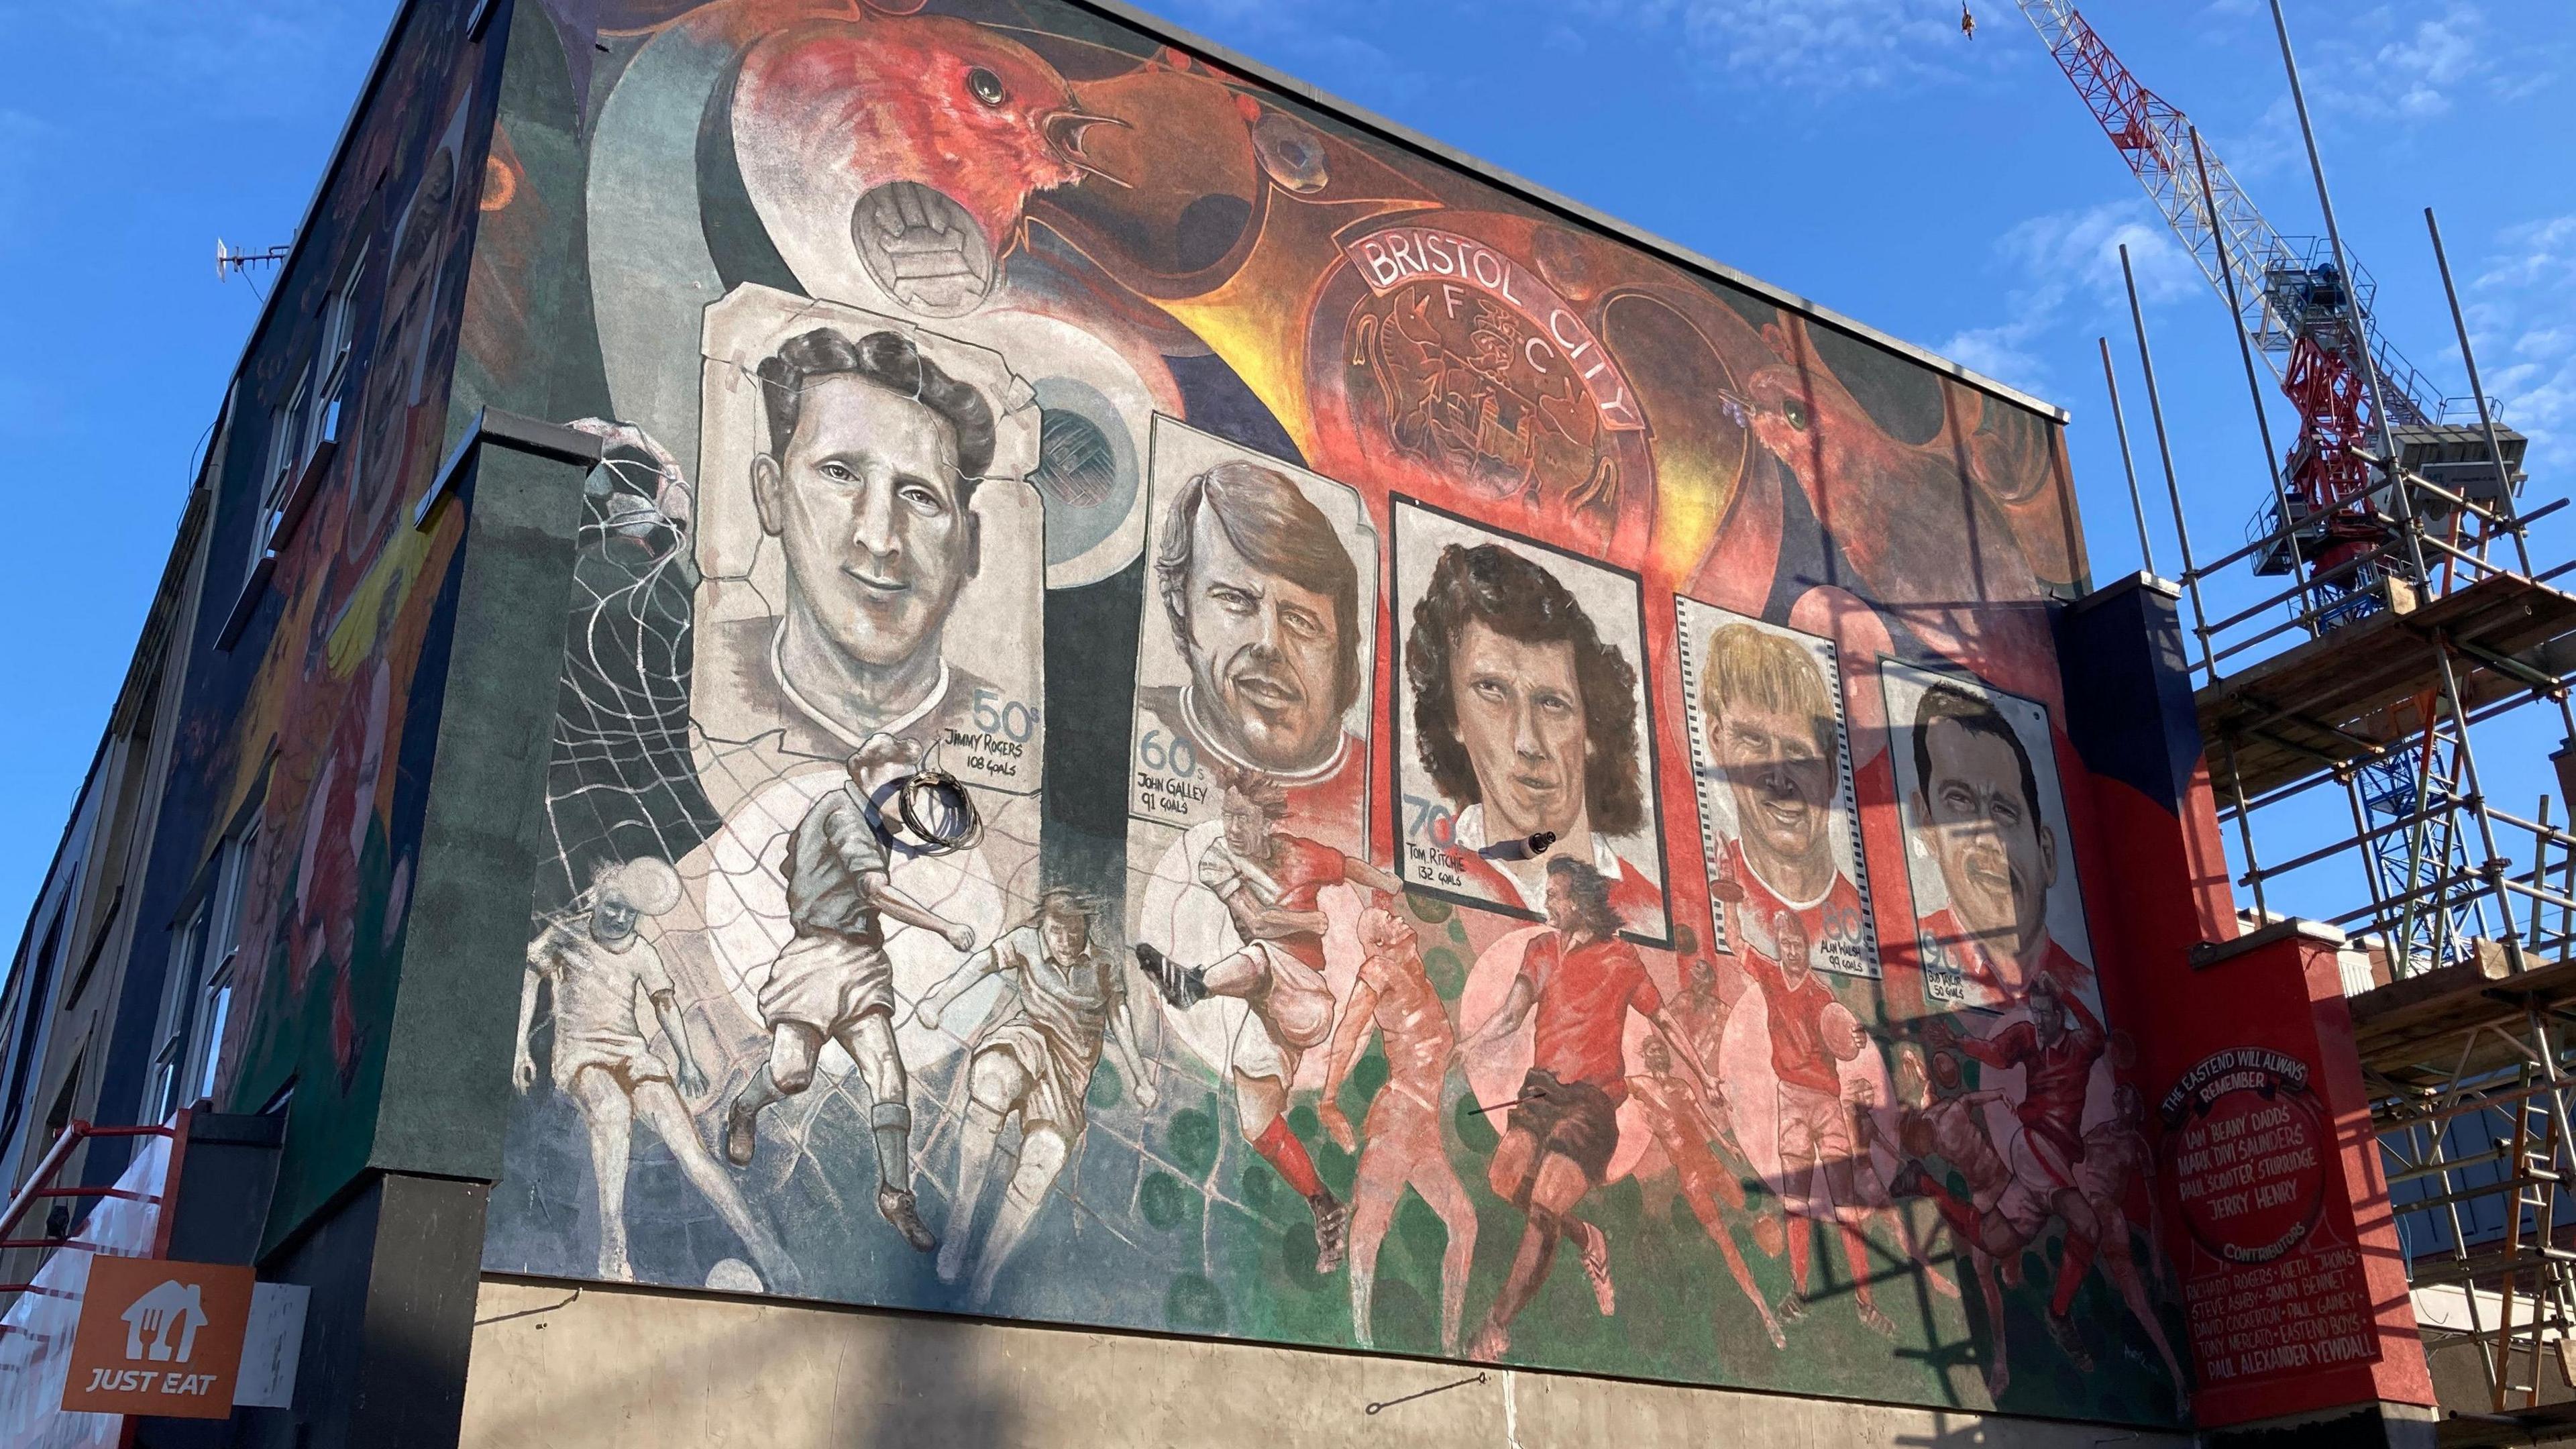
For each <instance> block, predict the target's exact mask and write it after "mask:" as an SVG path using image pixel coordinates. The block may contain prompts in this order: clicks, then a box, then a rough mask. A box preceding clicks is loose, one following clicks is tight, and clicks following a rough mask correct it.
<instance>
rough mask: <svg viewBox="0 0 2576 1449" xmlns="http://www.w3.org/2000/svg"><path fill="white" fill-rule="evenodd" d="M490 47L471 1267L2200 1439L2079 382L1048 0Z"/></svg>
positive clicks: (731, 13) (736, 3) (749, 5)
mask: <svg viewBox="0 0 2576 1449" xmlns="http://www.w3.org/2000/svg"><path fill="white" fill-rule="evenodd" d="M548 19H550V20H551V23H545V22H546V20H548ZM511 43H512V47H513V55H512V61H511V69H510V79H511V86H510V88H509V89H508V90H507V91H506V92H505V95H504V99H503V105H502V109H501V116H500V119H499V122H498V128H497V130H496V134H495V136H494V140H493V144H492V154H493V158H494V159H493V161H492V164H491V166H490V167H489V168H488V170H487V175H486V181H485V188H484V193H483V195H484V206H485V207H486V208H487V214H486V217H485V222H484V227H483V232H482V237H483V240H482V242H481V244H480V246H479V247H478V252H477V256H476V259H475V268H476V273H475V275H476V290H475V292H474V294H473V300H472V306H471V308H470V311H469V315H468V316H467V318H466V319H465V322H464V336H465V338H466V340H467V355H466V357H465V359H464V364H463V365H464V367H465V369H466V371H467V372H468V373H469V374H470V375H471V376H472V377H474V378H475V379H477V380H478V386H481V387H482V388H483V389H484V390H485V391H486V392H487V393H488V395H489V398H490V400H491V401H492V402H494V403H495V404H497V405H500V406H504V407H510V408H513V409H516V410H520V411H526V412H531V413H537V414H541V415H545V416H550V417H556V418H559V419H562V420H564V421H567V422H571V423H573V424H574V425H576V426H581V427H584V428H588V429H591V430H593V431H596V432H598V433H599V434H601V436H602V437H603V438H604V439H605V440H606V441H607V442H608V445H609V446H608V449H607V454H606V457H605V459H604V461H603V463H602V464H601V466H600V467H599V468H598V469H597V470H596V471H595V472H594V473H593V475H592V476H591V478H590V480H589V483H588V485H587V488H586V491H585V495H584V497H585V504H584V507H585V513H584V519H583V524H582V529H581V534H580V539H579V544H578V549H577V564H576V571H575V583H574V589H573V593H572V602H571V613H570V617H569V618H568V620H567V630H566V646H567V647H566V656H565V666H564V675H563V686H562V711H561V716H560V718H559V721H558V726H557V739H556V753H555V760H554V764H553V767H552V771H551V775H550V779H549V786H548V793H547V798H546V801H545V810H546V828H547V830H548V832H549V841H550V846H551V850H550V857H551V859H550V863H549V865H548V867H547V868H546V870H545V871H544V872H543V873H542V876H541V879H539V880H538V881H537V882H536V883H535V897H534V901H533V907H534V919H533V921H532V926H531V931H530V945H529V950H528V959H527V972H526V976H525V981H524V990H523V995H522V1000H521V1011H520V1034H519V1046H518V1063H517V1069H516V1078H517V1084H518V1086H519V1087H520V1089H521V1093H522V1095H521V1096H520V1097H519V1099H518V1105H517V1108H516V1110H515V1113H514V1116H513V1119H512V1122H511V1126H510V1137H509V1144H508V1151H507V1178H506V1181H505V1182H504V1183H503V1184H502V1185H501V1187H500V1188H499V1189H498V1190H497V1191H496V1194H495V1197H494V1201H493V1207H492V1229H491V1236H490V1246H489V1251H488V1256H487V1262H488V1264H489V1266H491V1267H493V1268H495V1269H501V1270H510V1271H525V1272H539V1273H553V1274H564V1275H570V1276H576V1277H583V1276H597V1277H605V1278H615V1279H630V1278H631V1279H636V1280H641V1281H651V1282H659V1283H668V1284H680V1285H705V1286H711V1287H716V1288H722V1289H729V1290H735V1291H767V1292H774V1293H791V1294H802V1295H807V1296H813V1297H820V1298H828V1299H836V1300H844V1301H855V1302H866V1303H880V1304H893V1305H901V1306H908V1307H920V1308H934V1309H941V1308H944V1309H956V1310H972V1311H980V1312H989V1313H995V1314H1001V1315H1005V1316H1012V1317H1020V1318H1030V1319H1043V1320H1053V1321H1062V1322H1071V1323H1092V1324H1102V1325H1110V1326H1129V1327H1141V1328H1151V1329H1161V1330H1178V1331H1182V1332H1189V1333H1209V1334H1224V1335H1232V1336H1239V1337H1247V1338H1260V1339H1269V1340H1274V1341H1282V1342H1289V1343H1311V1344H1333V1345H1356V1346H1373V1347H1376V1348H1380V1349H1388V1350H1396V1351H1405V1352H1416V1353H1426V1354H1442V1355H1449V1356H1457V1357H1465V1358H1472V1359H1478V1360H1487V1361H1496V1362H1504V1363H1528V1364H1539V1365H1547V1366H1552V1367H1561V1368H1568V1369H1579V1370H1591V1371H1600V1372H1612V1373H1619V1374H1628V1375H1644V1376H1650V1377H1657V1378H1666V1379H1673V1380H1678V1381H1685V1382H1700V1383H1723V1384H1732V1385H1740V1386H1747V1387H1756V1388H1773V1389H1783V1390H1799V1391H1808V1392H1818V1393H1830V1394H1836V1395H1845V1396H1862V1397H1870V1398H1879V1399H1887V1400H1893V1401H1903V1402H1914V1403H1927V1404H1957V1405H1963V1406H1972V1407H1985V1406H1988V1405H1997V1404H1999V1405H2002V1406H2004V1407H2008V1408H2013V1409H2017V1410H2024V1411H2029V1412H2042V1413H2058V1414H2068V1415H2076V1416H2083V1417H2092V1418H2103V1419H2113V1420H2122V1421H2130V1422H2140V1423H2153V1422H2160V1421H2166V1420H2169V1419H2171V1418H2172V1417H2173V1416H2174V1415H2175V1414H2176V1413H2177V1412H2178V1411H2179V1406H2180V1405H2181V1403H2182V1401H2183V1396H2184V1394H2185V1392H2186V1376H2185V1374H2184V1372H2183V1370H2182V1369H2181V1368H2180V1367H2179V1366H2178V1365H2176V1364H2175V1362H2174V1361H2173V1358H2172V1355H2171V1354H2170V1352H2169V1351H2168V1350H2167V1349H2166V1344H2167V1342H2168V1341H2169V1339H2170V1337H2171V1334H2172V1332H2173V1331H2174V1330H2175V1329H2176V1328H2177V1327H2178V1326H2179V1324H2180V1322H2181V1318H2180V1309H2179V1307H2178V1305H2177V1304H2176V1303H2175V1302H2174V1301H2173V1298H2172V1294H2171V1292H2170V1289H2169V1285H2168V1284H2167V1282H2166V1279H2165V1277H2164V1275H2163V1273H2162V1271H2161V1269H2160V1266H2159V1260H2158V1259H2157V1258H2156V1257H2155V1256H2154V1254H2153V1248H2152V1244H2151V1243H2150V1244H2149V1245H2148V1246H2147V1248H2146V1250H2145V1251H2143V1252H2142V1251H2139V1250H2138V1248H2137V1247H2136V1245H2135V1244H2133V1242H2132V1240H2131V1234H2132V1233H2133V1232H2136V1233H2140V1234H2143V1233H2144V1231H2145V1226H2144V1225H2145V1224H2147V1223H2148V1222H2149V1221H2150V1218H2149V1215H2148V1203H2147V1199H2146V1197H2145V1195H2144V1194H2145V1192H2146V1190H2147V1189H2146V1185H2145V1183H2144V1182H2143V1180H2141V1179H2140V1177H2139V1176H2138V1175H2137V1174H2136V1173H2135V1172H2133V1171H2130V1170H2128V1169H2127V1168H2126V1167H2124V1166H2123V1164H2127V1163H2129V1161H2130V1156H2131V1154H2127V1153H2125V1152H2124V1151H2122V1150H2120V1143H2119V1142H2115V1141H2114V1140H2113V1139H2114V1138H2116V1137H2117V1136H2118V1134H2119V1133H2120V1132H2122V1131H2131V1130H2133V1129H2134V1121H2133V1118H2134V1116H2135V1113H2134V1111H2133V1110H2131V1109H2133V1108H2134V1105H2135V1103H2134V1101H2133V1100H2132V1098H2131V1097H2130V1096H2129V1095H2127V1094H2126V1092H2127V1088H2126V1084H2125V1083H2124V1082H2123V1081H2122V1079H2121V1078H2120V1076H2119V1071H2120V1069H2121V1066H2122V1064H2123V1062H2124V1061H2125V1060H2126V1057H2127V1051H2126V1047H2125V1041H2124V1039H2123V1038H2122V1037H2121V1035H2120V1033H2119V1032H2118V1030H2117V1024H2116V1023H2114V1022H2110V1021H2108V1020H2106V1019H2105V1017H2104V1014H2103V1011H2102V1005H2101V993H2100V992H2099V990H2098V989H2097V988H2096V987H2095V985H2094V983H2093V979H2092V959H2093V958H2092V954H2091V948H2090V946H2089V944H2088V938H2087V935H2086V932H2085V930H2084V918H2083V907H2082V901H2081V898H2080V895H2079V893H2078V891H2077V889H2076V883H2075V880H2074V872H2073V864H2072V862H2073V859H2074V842H2075V841H2076V840H2077V838H2078V837H2079V835H2080V834H2081V833H2082V832H2083V831H2084V830H2085V829H2086V828H2087V823H2086V820H2085V818H2084V817H2083V816H2082V815H2081V814H2080V813H2070V809H2071V807H2070V800H2072V799H2074V798H2075V797H2077V796H2079V795H2080V792H2079V791H2078V790H2077V789H2076V788H2075V784H2076V782H2077V780H2078V779H2080V778H2081V776H2080V771H2076V767H2075V766H2073V765H2072V764H2071V763H2070V764H2068V765H2067V766H2066V767H2065V771H2067V772H2072V773H2064V775H2063V778H2064V779H2065V781H2066V784H2065V785H2064V787H2063V788H2061V784H2060V781H2061V775H2062V771H2061V767H2060V758H2061V754H2060V746H2059V743H2058V742H2059V739H2060V736H2059V734H2058V733H2057V732H2056V731H2055V730H2054V729H2053V728H2052V725H2051V717H2052V713H2053V711H2054V710H2055V708H2056V705H2057V700H2058V690H2059V686H2058V684H2057V669H2056V661H2055V658H2054V654H2053V652H2052V646H2051V644H2050V635H2049V626H2048V617H2047V612H2046V609H2047V604H2048V602H2049V600H2051V599H2052V598H2054V597H2061V596H2064V595H2066V594H2069V593H2071V592H2072V591H2074V590H2076V589H2080V588H2081V587H2083V584H2084V580H2083V576H2082V574H2083V562H2082V557H2081V551H2080V546H2079V544H2078V542H2077V539H2078V534H2077V530H2076V524H2075V519H2074V513H2073V504H2072V501H2071V495H2070V490H2069V487H2068V484H2067V480H2066V476H2065V470H2064V463H2063V458H2062V453H2061V451H2060V448H2059V443H2058V439H2057V436H2056V433H2055V430H2054V428H2053V426H2052V425H2051V424H2050V423H2049V422H2048V420H2046V419H2044V418H2042V417H2040V416H2037V415H2035V414H2032V413H2030V412H2028V411H2027V410H2025V409H2023V408H2022V407H2020V406H2019V405H2017V404H2013V403H2010V402H2007V401H2005V400H2003V399H2000V398H1997V397H1994V396H1992V395H1989V394H1986V393H1983V392H1980V391H1977V390H1975V389H1973V388H1971V387H1969V386H1967V385H1966V384H1963V383H1961V382H1959V381H1957V380H1955V379H1953V378H1950V377H1947V376H1945V375H1943V374H1941V373H1938V372H1936V371H1934V370H1932V369H1930V368H1928V367H1925V366H1923V365H1921V364H1919V363H1917V362H1914V361H1911V360H1909V359H1907V358H1905V357H1903V356H1900V355H1898V354H1896V353H1894V352H1892V351H1889V350H1887V349H1885V348H1883V347H1880V346H1878V345H1876V344H1873V343H1869V342H1866V341H1864V340H1861V339H1858V338H1855V337H1853V336H1851V335H1849V334H1847V333H1844V332H1840V331H1837V330H1834V329H1833V328H1831V327H1829V326H1827V325H1825V324H1823V323H1821V322H1815V321H1811V320H1810V319H1808V318H1806V317H1804V316H1802V315H1800V314H1798V313H1796V312H1794V311H1791V310H1787V309H1784V308H1783V307H1781V306H1780V305H1778V304H1777V303H1775V302H1773V301H1772V300H1769V299H1768V298H1766V297H1764V296H1762V295H1760V294H1758V293H1757V292H1755V291H1752V290H1750V289H1747V288H1744V287H1738V286H1735V285H1732V284H1729V283H1726V282H1723V281H1719V280H1714V279H1711V278H1708V277H1704V276H1699V275H1695V274H1691V273H1687V272H1684V271H1682V270H1680V269H1678V268H1676V267H1674V266H1673V265H1671V264H1669V263H1667V262H1664V261H1662V260H1659V259H1657V258H1655V257H1654V256H1652V255H1650V254H1647V253H1643V252H1640V251H1638V250H1635V249H1632V248H1629V247H1626V246H1623V245H1620V244H1617V243H1615V242H1613V241H1611V240H1609V239H1607V238H1605V237H1603V236H1601V235H1598V234H1596V233H1593V232H1591V231H1588V230H1584V229H1581V228H1579V227H1577V226H1574V225H1572V224H1569V223H1567V222H1565V221H1563V220H1562V219H1559V218H1557V217H1554V216H1552V215H1550V214H1547V213H1544V212H1542V211H1540V210H1538V209H1536V208H1534V207H1532V206H1531V205H1529V204H1528V203H1525V202H1523V201H1520V200H1517V199H1515V198H1514V197H1512V196H1510V195H1508V194H1506V193H1504V192H1501V191H1498V190H1496V189H1494V188H1492V187H1490V186H1487V185H1485V184H1483V183H1481V182H1477V181H1474V180H1472V179H1470V178H1468V177H1466V176H1463V175H1461V174H1459V173H1457V172H1454V171H1450V170H1448V169H1445V168H1443V167H1441V166H1438V165H1436V164H1433V163H1431V162H1428V161H1426V160H1423V159H1421V158H1419V157H1417V156H1414V155H1412V154H1410V153H1408V152H1405V151H1403V150H1401V149H1399V148H1397V147H1395V146H1393V145H1391V144H1388V143H1386V142H1384V141H1382V140H1378V139H1375V138H1372V137H1369V136H1365V135H1362V134H1360V133H1358V132H1356V131H1354V130H1352V129H1350V128H1349V127H1347V126H1345V125H1344V124H1342V123H1340V122H1338V121H1335V120H1333V119H1331V118H1329V117H1326V116H1322V115H1319V114H1318V113H1316V112H1313V111H1311V110H1309V109H1307V108H1305V107H1303V106H1300V105H1298V104H1297V103H1295V102H1292V101H1290V100H1288V99H1286V98H1284V97H1282V96H1280V95H1278V94H1277V93H1275V92H1272V91H1270V90H1268V89H1266V88H1264V87H1262V86H1260V85H1258V84H1255V83H1253V82H1250V81H1248V80H1246V79H1244V78H1242V77H1239V76H1235V75H1232V74H1229V73H1227V72H1225V71H1223V70H1220V69H1217V68H1214V67H1212V66H1210V65H1208V64H1207V63H1205V62H1203V61H1200V60H1197V59H1194V58H1192V57H1189V56H1187V55H1184V54H1182V53H1179V52H1177V51H1175V50H1172V49H1170V48H1168V47H1166V46H1163V45H1162V44H1160V43H1159V42H1156V41H1154V40H1152V39H1150V38H1148V37H1145V36H1142V35H1140V34H1138V33H1136V32H1133V31H1131V30H1128V29H1126V28H1124V27H1122V26H1120V25H1117V24H1114V23H1112V22H1110V21H1107V20H1105V19H1102V18H1100V17H1097V16H1094V15H1092V14H1090V13H1088V12H1084V11H1079V10H1076V9H1073V8H1070V7H1068V6H1064V5H1060V4H1056V3H1052V0H971V3H970V0H928V3H922V0H910V3H896V0H882V3H869V4H862V5H857V6H853V5H850V4H847V3H832V4H822V3H804V0H726V3H716V4H706V5H696V6H689V5H682V4H677V3H667V0H666V3H644V0H633V3H615V0H611V3H606V4H600V3H586V4H582V5H578V6H576V5H571V4H568V3H567V4H562V5H557V6H553V7H551V14H550V15H549V16H545V17H540V16H539V15H538V14H537V12H535V11H534V10H533V9H531V10H529V11H527V12H524V13H523V14H522V16H521V18H520V20H519V23H518V25H517V28H516V30H515V32H514V34H513V36H512V41H511ZM2065 758H2066V759H2068V760H2069V761H2071V760H2072V756H2071V755H2069V756H2066V757H2065ZM2034 923H2036V924H2034ZM2034 932H2036V934H2034ZM1676 1209H1680V1211H1676ZM1972 1284H1973V1287H1972V1286H1970V1285H1972Z"/></svg>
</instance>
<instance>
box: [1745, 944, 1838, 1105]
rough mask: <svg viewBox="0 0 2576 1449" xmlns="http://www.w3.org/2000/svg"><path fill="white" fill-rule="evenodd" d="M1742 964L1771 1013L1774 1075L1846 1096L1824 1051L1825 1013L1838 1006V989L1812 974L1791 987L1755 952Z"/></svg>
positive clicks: (1776, 967)
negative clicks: (1836, 997) (1836, 1001)
mask: <svg viewBox="0 0 2576 1449" xmlns="http://www.w3.org/2000/svg"><path fill="white" fill-rule="evenodd" d="M1742 959H1743V961H1744V974H1745V975H1747V976H1750V977H1752V978H1753V984H1754V985H1756V986H1759V987H1761V988H1762V1001H1763V1004H1764V1005H1766V1006H1768V1007H1769V1008H1770V1009H1771V1070H1772V1071H1773V1072H1774V1073H1776V1074H1777V1075H1778V1076H1779V1078H1780V1080H1781V1081H1783V1082H1786V1083H1788V1084H1789V1085H1790V1086H1793V1087H1804V1088H1806V1089H1807V1090H1808V1091H1811V1092H1824V1093H1828V1094H1830V1095H1833V1096H1837V1097H1839V1096H1841V1095H1842V1091H1843V1078H1842V1073H1841V1072H1839V1071H1837V1070H1835V1067H1834V1054H1833V1053H1832V1052H1829V1051H1827V1050H1825V1031H1824V1018H1825V1008H1826V1007H1828V1006H1831V1005H1833V1004H1834V989H1833V988H1832V987H1830V986H1827V985H1826V984H1825V983H1824V981H1823V980H1822V979H1821V978H1819V977H1818V976H1817V975H1816V973H1815V972H1814V971H1812V970H1810V971H1809V972H1808V973H1807V974H1806V975H1805V976H1804V977H1802V978H1800V980H1799V982H1798V984H1797V985H1796V986H1791V985H1790V984H1789V977H1788V973H1786V972H1784V971H1782V970H1781V969H1780V963H1779V962H1777V961H1774V960H1772V959H1771V958H1770V957H1768V956H1765V955H1762V954H1761V953H1759V952H1756V951H1747V952H1745V953H1744V955H1743V958H1742Z"/></svg>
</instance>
